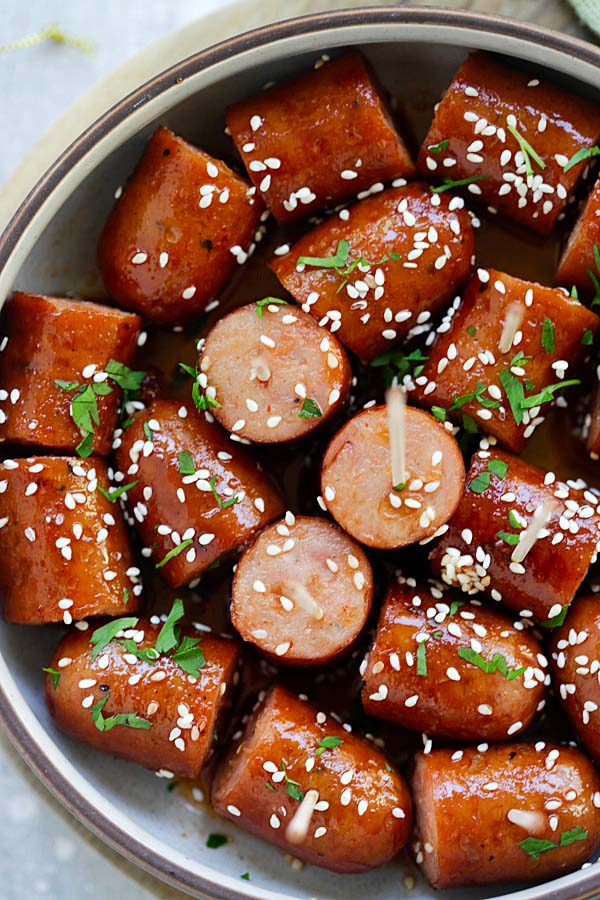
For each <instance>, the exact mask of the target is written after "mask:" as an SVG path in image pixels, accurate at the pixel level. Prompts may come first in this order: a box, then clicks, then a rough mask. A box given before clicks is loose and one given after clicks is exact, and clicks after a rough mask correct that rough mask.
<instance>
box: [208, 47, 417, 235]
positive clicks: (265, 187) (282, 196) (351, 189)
mask: <svg viewBox="0 0 600 900" xmlns="http://www.w3.org/2000/svg"><path fill="white" fill-rule="evenodd" d="M225 116H226V119H227V125H228V127H229V131H230V132H231V136H232V137H233V139H234V141H235V143H236V146H237V149H238V151H239V153H240V156H241V157H242V159H243V161H244V165H245V166H246V169H247V170H248V174H249V176H250V178H251V179H252V181H253V183H254V185H255V187H256V189H257V190H258V191H259V192H260V193H261V194H262V197H263V199H264V200H265V202H266V204H267V206H268V207H269V209H270V210H271V212H272V213H273V215H274V216H275V218H276V219H277V220H278V221H279V222H289V221H291V220H293V219H298V218H301V217H303V216H307V215H309V214H310V213H314V212H316V211H317V210H320V209H323V208H324V207H326V206H334V205H335V204H336V203H339V202H340V201H341V200H345V199H346V198H348V197H352V196H354V195H355V194H356V193H357V192H360V191H363V190H364V189H365V188H369V187H371V185H372V184H373V183H375V182H382V181H389V180H390V179H392V178H398V177H407V178H408V177H410V176H411V175H412V174H413V173H414V164H413V162H412V159H411V158H410V154H409V152H408V150H407V148H406V146H405V145H404V142H403V140H402V138H401V137H400V135H399V134H398V132H397V131H396V128H395V125H394V123H393V121H392V118H391V115H390V113H389V111H388V109H387V107H386V104H385V102H384V100H383V97H382V94H381V91H380V89H379V87H378V85H377V84H376V82H375V80H374V78H373V75H372V73H371V71H370V69H369V67H368V65H367V64H366V62H365V60H364V59H363V57H362V56H361V54H360V53H358V52H357V51H350V52H348V53H344V54H343V55H342V56H339V57H337V59H334V60H333V61H331V62H328V63H326V64H325V65H322V66H321V67H320V68H318V69H316V70H313V71H311V72H307V73H305V74H303V75H300V76H298V77H296V78H292V79H290V80H288V81H284V82H282V83H281V84H277V85H275V86H274V87H271V88H269V89H267V90H264V91H260V92H259V93H258V94H253V95H252V96H251V97H249V98H248V99H247V100H242V101H241V102H240V103H236V104H234V105H233V106H230V107H229V108H228V109H227V110H226V113H225Z"/></svg>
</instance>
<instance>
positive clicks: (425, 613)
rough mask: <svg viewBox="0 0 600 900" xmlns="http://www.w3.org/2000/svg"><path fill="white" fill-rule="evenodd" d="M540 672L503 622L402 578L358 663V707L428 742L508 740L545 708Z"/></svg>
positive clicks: (535, 655) (530, 645)
mask: <svg viewBox="0 0 600 900" xmlns="http://www.w3.org/2000/svg"><path fill="white" fill-rule="evenodd" d="M546 667H547V662H546V659H545V657H544V656H543V655H542V649H541V647H540V645H539V644H538V642H537V641H536V640H535V638H533V637H532V636H531V635H530V634H528V633H527V632H524V631H518V630H517V629H516V628H514V627H513V625H512V622H511V620H510V619H509V618H508V617H507V616H505V615H503V614H502V613H498V612H496V611H494V610H491V609H486V608H485V607H484V606H481V604H479V603H465V600H464V599H463V598H461V595H460V594H459V593H458V592H456V591H449V592H448V593H447V594H442V593H441V592H440V591H439V590H438V589H437V588H436V587H433V588H431V589H429V588H428V587H426V586H425V585H417V586H416V587H415V588H413V589H411V588H410V587H409V586H408V584H407V583H406V581H405V580H404V579H401V583H399V584H394V585H392V587H391V588H390V590H389V592H388V595H387V598H386V601H385V604H384V607H383V609H382V612H381V617H380V619H379V625H378V627H377V634H376V636H375V642H374V644H373V646H372V648H371V651H370V653H369V655H368V657H367V659H366V660H365V663H364V664H363V672H364V679H365V684H364V687H363V692H362V699H363V706H364V708H365V711H366V712H367V713H368V714H369V715H372V716H379V717H380V718H383V719H388V720H389V721H391V722H397V723H398V724H399V725H402V726H404V727H405V728H410V729H412V730H413V731H424V732H426V733H427V734H428V735H430V736H432V737H434V736H443V737H450V738H453V739H455V740H461V741H478V740H485V741H503V740H508V739H509V738H510V737H511V736H512V735H515V734H518V733H519V732H521V731H523V729H524V728H527V726H528V725H529V723H530V722H531V721H532V720H533V718H534V716H535V714H536V711H537V710H539V709H541V708H542V707H543V706H544V699H543V698H544V682H545V680H546V675H545V671H544V670H545V669H546ZM548 680H549V676H548Z"/></svg>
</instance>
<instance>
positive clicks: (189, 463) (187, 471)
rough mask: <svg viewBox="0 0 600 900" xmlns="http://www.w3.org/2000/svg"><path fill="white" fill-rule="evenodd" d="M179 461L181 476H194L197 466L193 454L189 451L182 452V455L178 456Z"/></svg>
mask: <svg viewBox="0 0 600 900" xmlns="http://www.w3.org/2000/svg"><path fill="white" fill-rule="evenodd" d="M177 459H178V460H179V474H180V475H193V474H194V472H195V471H196V466H195V465H194V460H193V459H192V454H191V453H190V452H189V450H182V451H181V453H178V454H177Z"/></svg>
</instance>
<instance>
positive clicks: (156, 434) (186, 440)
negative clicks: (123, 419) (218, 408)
mask: <svg viewBox="0 0 600 900" xmlns="http://www.w3.org/2000/svg"><path fill="white" fill-rule="evenodd" d="M148 435H151V439H150V438H149V437H148ZM117 444H118V445H119V446H118V448H117V453H116V463H117V466H118V468H119V470H120V477H121V478H122V479H123V480H125V481H127V482H128V483H130V484H133V486H132V487H131V489H130V490H129V491H128V492H127V501H128V506H129V510H130V516H131V521H132V524H134V525H135V526H136V528H137V530H138V532H139V535H140V537H141V539H142V541H144V543H145V544H146V550H145V551H144V552H145V553H146V554H147V555H148V556H151V557H152V559H153V560H154V563H155V565H156V567H157V568H159V569H160V571H161V573H162V574H163V575H164V577H165V578H166V580H167V581H168V583H169V584H170V585H171V587H181V586H182V585H184V584H188V583H189V582H191V581H193V580H194V579H196V578H197V577H198V576H199V575H200V574H201V573H202V572H203V571H204V570H205V569H206V568H208V566H210V565H211V564H212V563H214V562H216V560H218V559H219V558H220V557H221V556H223V555H225V554H228V553H231V552H233V551H235V550H237V549H238V548H239V547H241V546H242V545H243V544H245V543H247V542H248V541H249V540H250V539H251V538H252V537H254V535H255V534H256V532H257V531H259V530H260V529H261V528H263V527H264V526H265V525H267V524H268V523H269V522H271V521H272V520H273V519H276V518H277V517H278V516H280V515H282V513H283V512H284V507H283V504H282V502H281V500H280V499H279V495H278V494H277V492H276V491H275V489H274V487H273V486H272V484H271V482H270V481H269V479H268V478H267V476H266V475H265V474H264V473H263V472H262V471H261V470H260V469H259V467H258V466H257V464H256V463H255V462H254V460H253V459H252V458H251V457H250V456H249V455H248V453H247V451H245V450H244V449H243V448H242V447H239V446H236V445H233V444H232V443H231V441H230V440H229V439H228V437H227V435H226V434H225V432H223V431H221V429H220V428H219V427H218V426H217V425H213V424H211V423H210V422H208V421H206V419H205V418H204V416H200V415H199V414H198V412H197V410H196V409H195V408H194V407H193V406H191V405H188V406H186V405H183V406H182V405H181V404H179V403H175V402H172V401H167V400H158V401H156V402H155V403H153V404H152V405H151V406H149V407H148V408H147V409H145V410H143V411H142V412H140V413H138V415H136V416H135V419H134V421H133V424H131V425H130V426H129V427H128V428H127V429H126V430H125V431H124V432H123V434H122V436H121V437H119V438H118V439H117Z"/></svg>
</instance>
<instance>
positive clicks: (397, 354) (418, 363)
mask: <svg viewBox="0 0 600 900" xmlns="http://www.w3.org/2000/svg"><path fill="white" fill-rule="evenodd" d="M428 359H429V357H428V356H425V355H424V354H423V352H422V351H421V350H412V351H411V352H410V353H404V352H403V351H402V350H388V351H387V352H386V353H382V354H381V355H380V356H376V357H375V359H373V360H371V362H370V363H369V365H370V366H372V367H373V368H374V369H378V368H382V367H385V380H386V384H387V385H388V386H389V385H391V384H392V382H393V381H394V379H397V380H398V381H403V380H404V379H405V378H406V376H407V375H410V376H411V377H412V378H417V377H418V376H419V375H420V374H421V372H422V371H423V369H424V368H425V363H426V362H427V361H428Z"/></svg>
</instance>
